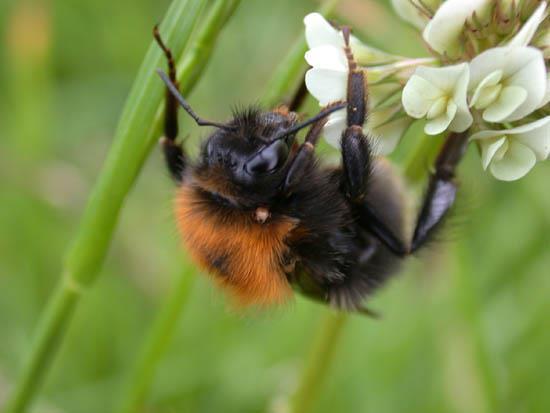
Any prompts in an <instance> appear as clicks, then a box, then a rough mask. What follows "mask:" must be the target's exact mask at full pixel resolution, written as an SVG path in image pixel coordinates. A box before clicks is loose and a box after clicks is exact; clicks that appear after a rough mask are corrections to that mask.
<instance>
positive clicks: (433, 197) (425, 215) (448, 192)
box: [411, 133, 468, 252]
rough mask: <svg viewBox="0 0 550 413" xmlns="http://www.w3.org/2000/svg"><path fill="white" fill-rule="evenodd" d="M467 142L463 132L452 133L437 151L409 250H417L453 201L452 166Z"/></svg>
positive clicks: (454, 193) (454, 186)
mask: <svg viewBox="0 0 550 413" xmlns="http://www.w3.org/2000/svg"><path fill="white" fill-rule="evenodd" d="M467 146H468V135H467V134H466V133H452V134H450V135H449V137H448V138H447V140H446V141H445V143H444V145H443V148H442V149H441V151H440V152H439V155H438V157H437V159H436V161H435V172H434V173H432V175H431V176H430V181H429V184H428V191H427V192H426V195H425V197H424V202H423V205H422V209H421V210H420V213H419V215H418V219H417V223H416V228H415V231H414V236H413V241H412V246H411V252H414V251H416V250H417V249H418V248H420V247H421V246H422V245H423V244H424V243H425V242H426V241H427V240H428V239H429V238H430V235H432V234H433V231H434V230H435V229H436V227H437V226H438V224H439V223H441V221H442V220H443V218H444V217H445V215H446V213H447V212H448V211H449V209H450V208H451V206H452V205H453V204H454V201H455V198H456V191H457V185H456V183H455V182H454V176H455V170H456V167H457V165H458V163H459V162H460V160H461V159H462V157H463V155H464V153H465V152H466V148H467Z"/></svg>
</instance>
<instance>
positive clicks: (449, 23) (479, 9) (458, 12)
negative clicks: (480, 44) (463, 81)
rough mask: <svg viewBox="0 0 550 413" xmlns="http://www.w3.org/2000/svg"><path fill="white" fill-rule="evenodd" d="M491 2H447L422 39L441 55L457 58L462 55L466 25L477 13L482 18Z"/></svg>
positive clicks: (487, 0) (425, 30)
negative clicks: (462, 41) (462, 35)
mask: <svg viewBox="0 0 550 413" xmlns="http://www.w3.org/2000/svg"><path fill="white" fill-rule="evenodd" d="M491 3H492V2H491V1H490V0H447V1H445V2H444V3H443V4H442V5H441V7H439V9H437V11H436V12H435V15H434V16H433V17H432V19H431V20H430V22H429V23H428V25H427V26H426V28H425V29H424V32H423V33H422V37H423V38H424V40H425V41H426V43H428V45H429V46H430V47H431V48H432V49H433V50H435V51H436V52H438V53H440V54H442V55H443V54H446V55H447V56H449V57H456V56H457V55H458V54H460V51H461V48H462V44H461V33H462V31H463V29H464V23H465V22H466V20H467V19H468V18H470V17H471V16H472V14H473V13H474V12H475V13H476V15H477V16H478V17H482V16H484V15H485V14H487V12H488V11H489V9H490V6H491Z"/></svg>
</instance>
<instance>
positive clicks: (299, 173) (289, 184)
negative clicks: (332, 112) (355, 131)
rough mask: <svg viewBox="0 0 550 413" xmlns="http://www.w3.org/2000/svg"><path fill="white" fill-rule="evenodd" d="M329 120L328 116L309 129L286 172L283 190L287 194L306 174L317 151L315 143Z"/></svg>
mask: <svg viewBox="0 0 550 413" xmlns="http://www.w3.org/2000/svg"><path fill="white" fill-rule="evenodd" d="M326 122H327V120H326V118H323V119H321V120H319V121H318V122H317V123H314V124H313V126H312V127H311V128H310V129H309V131H308V133H307V135H306V139H305V140H304V143H302V144H301V145H300V147H299V148H298V151H297V152H296V156H295V157H294V159H293V160H292V163H291V164H290V167H289V168H288V172H287V174H286V177H285V180H284V183H283V190H282V192H283V193H284V194H286V195H290V194H291V193H292V190H293V189H294V187H295V185H296V184H297V183H298V182H299V181H300V179H301V178H302V177H303V176H304V173H305V172H306V170H307V168H308V166H309V165H310V164H311V160H312V159H313V153H314V151H315V145H316V144H317V142H318V141H319V137H320V136H321V132H322V130H323V126H325V123H326Z"/></svg>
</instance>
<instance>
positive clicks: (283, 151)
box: [244, 139, 288, 175]
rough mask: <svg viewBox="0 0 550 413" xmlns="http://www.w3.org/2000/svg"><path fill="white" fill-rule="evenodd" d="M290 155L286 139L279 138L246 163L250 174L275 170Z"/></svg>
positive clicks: (245, 166) (246, 168)
mask: <svg viewBox="0 0 550 413" xmlns="http://www.w3.org/2000/svg"><path fill="white" fill-rule="evenodd" d="M287 157H288V146H287V144H286V142H285V141H284V140H282V139H281V140H277V141H275V142H273V143H271V144H269V145H268V146H266V147H264V148H263V149H261V150H260V151H259V152H258V153H257V154H256V155H254V156H253V157H252V158H250V159H249V160H248V161H247V162H246V164H245V165H244V169H245V170H246V172H248V173H249V174H250V175H259V174H265V173H271V172H274V171H275V170H276V169H278V168H279V167H280V166H281V165H282V164H283V163H284V162H285V161H286V158H287Z"/></svg>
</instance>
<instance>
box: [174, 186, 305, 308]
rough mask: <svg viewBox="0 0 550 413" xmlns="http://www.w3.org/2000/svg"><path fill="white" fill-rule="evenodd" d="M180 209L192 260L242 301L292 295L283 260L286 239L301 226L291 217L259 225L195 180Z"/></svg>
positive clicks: (180, 197) (182, 193) (181, 195)
mask: <svg viewBox="0 0 550 413" xmlns="http://www.w3.org/2000/svg"><path fill="white" fill-rule="evenodd" d="M175 213H176V219H177V225H178V228H179V231H180V234H181V237H182V240H183V243H184V246H185V247H186V249H187V250H188V251H189V253H190V254H191V256H192V258H193V259H194V260H195V261H196V262H197V263H198V264H199V265H200V266H201V268H202V269H203V270H205V271H206V272H208V273H209V274H211V275H213V276H214V279H215V280H216V282H217V283H219V284H220V285H221V286H222V287H225V288H226V289H228V290H229V292H230V293H231V294H232V296H233V297H234V298H235V299H236V301H237V303H238V304H241V305H261V306H263V305H270V304H280V303H283V302H284V301H286V300H287V299H288V298H289V297H290V295H291V288H290V285H289V283H288V281H287V279H286V275H285V271H284V261H285V255H287V254H288V247H287V245H286V243H285V239H286V238H287V237H288V235H289V234H290V232H291V231H292V230H293V229H294V227H295V226H296V222H295V221H294V220H293V219H292V218H289V217H284V216H280V217H274V218H270V219H268V220H267V221H266V222H265V223H259V222H257V221H256V220H255V219H254V215H253V212H250V211H243V210H240V209H238V208H231V207H222V206H219V205H218V206H216V205H215V204H214V201H212V200H210V199H208V198H207V197H206V196H205V195H204V193H203V192H202V190H201V189H200V187H198V186H197V185H196V183H193V182H189V183H184V184H183V185H182V186H181V187H180V188H179V191H178V194H177V197H176V204H175Z"/></svg>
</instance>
